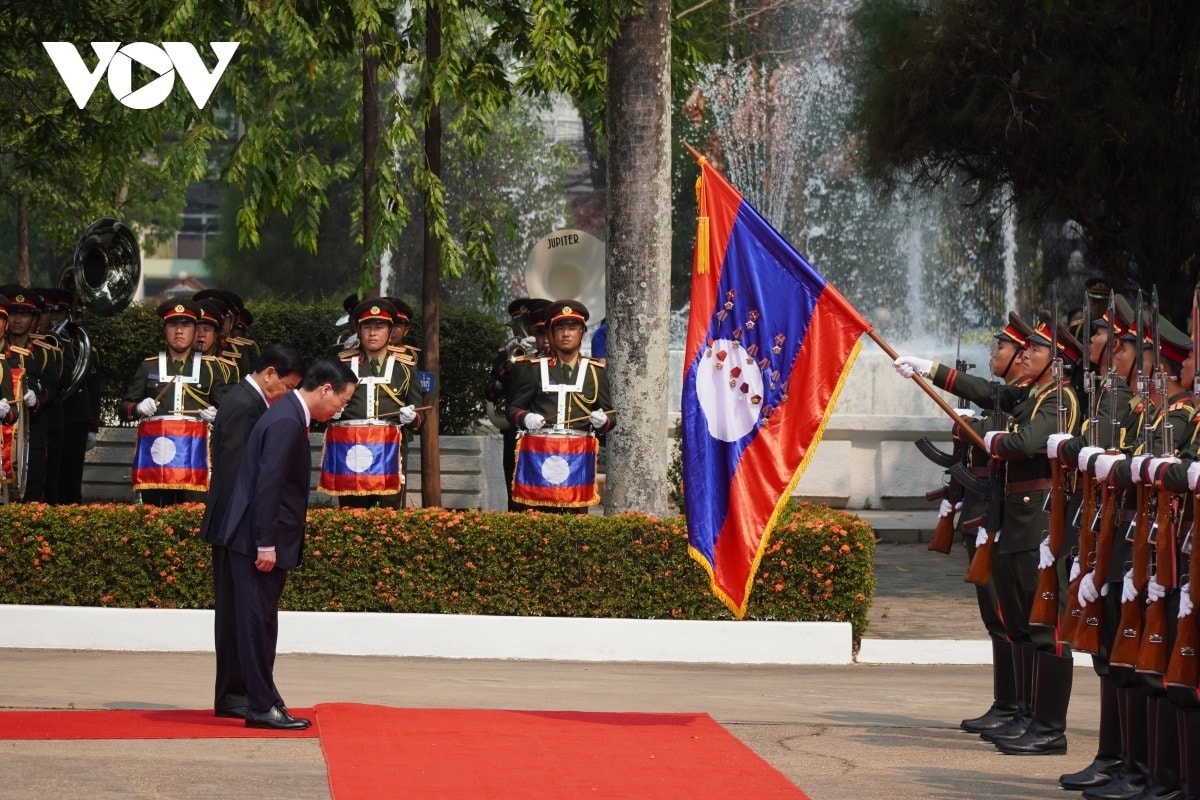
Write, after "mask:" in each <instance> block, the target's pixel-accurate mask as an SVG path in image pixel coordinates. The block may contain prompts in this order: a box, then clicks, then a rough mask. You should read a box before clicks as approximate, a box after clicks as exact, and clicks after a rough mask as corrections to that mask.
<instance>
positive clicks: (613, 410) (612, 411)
mask: <svg viewBox="0 0 1200 800" xmlns="http://www.w3.org/2000/svg"><path fill="white" fill-rule="evenodd" d="M598 410H599V409H597V411H598ZM604 413H605V414H615V413H617V410H616V409H615V408H614V409H611V410H609V411H605V412H604ZM591 418H592V415H591V414H588V415H587V416H586V417H572V418H571V419H564V420H563V421H562V422H561V423H558V424H560V425H570V424H571V423H572V422H584V421H586V420H589V419H591Z"/></svg>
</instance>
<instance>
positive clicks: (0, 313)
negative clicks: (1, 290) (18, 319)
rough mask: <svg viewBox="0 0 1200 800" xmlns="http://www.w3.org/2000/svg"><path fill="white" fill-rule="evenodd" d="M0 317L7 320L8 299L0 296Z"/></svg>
mask: <svg viewBox="0 0 1200 800" xmlns="http://www.w3.org/2000/svg"><path fill="white" fill-rule="evenodd" d="M0 317H3V318H4V319H8V297H6V296H5V295H2V294H0Z"/></svg>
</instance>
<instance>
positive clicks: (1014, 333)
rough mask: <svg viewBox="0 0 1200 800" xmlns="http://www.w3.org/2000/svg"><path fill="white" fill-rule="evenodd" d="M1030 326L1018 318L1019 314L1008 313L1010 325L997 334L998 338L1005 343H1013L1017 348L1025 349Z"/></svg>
mask: <svg viewBox="0 0 1200 800" xmlns="http://www.w3.org/2000/svg"><path fill="white" fill-rule="evenodd" d="M1028 331H1029V326H1028V325H1026V324H1025V320H1023V319H1021V318H1020V317H1018V316H1017V312H1015V311H1010V312H1008V324H1007V325H1005V326H1004V327H1003V328H1001V329H1000V331H999V332H997V333H996V338H997V339H999V340H1001V341H1004V342H1012V343H1013V344H1015V345H1016V346H1017V347H1024V346H1025V342H1026V340H1027V338H1028V335H1029V334H1028Z"/></svg>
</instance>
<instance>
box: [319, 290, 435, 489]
mask: <svg viewBox="0 0 1200 800" xmlns="http://www.w3.org/2000/svg"><path fill="white" fill-rule="evenodd" d="M396 316H397V311H396V309H395V307H394V306H393V305H392V304H391V303H390V302H389V301H387V300H386V299H383V298H378V299H374V300H364V301H362V302H361V303H359V304H358V305H357V306H355V307H354V309H353V310H352V311H351V312H350V319H351V321H352V322H351V324H352V325H354V326H355V328H356V330H357V331H358V339H359V346H358V347H356V348H354V349H348V350H343V351H342V352H341V353H340V354H339V355H338V358H339V359H341V360H342V361H343V362H345V363H346V364H348V365H349V366H350V369H351V370H352V371H353V372H354V374H355V376H356V377H358V379H359V380H358V385H357V387H356V388H355V390H354V397H353V398H352V399H351V400H350V403H349V404H348V405H347V406H346V408H345V410H344V411H343V412H342V415H341V417H340V419H341V420H342V421H346V422H349V421H352V420H365V419H380V418H382V419H386V420H390V421H392V422H394V423H396V424H397V425H399V426H400V428H401V436H402V442H403V434H404V432H405V431H406V430H407V431H414V432H415V431H419V430H420V429H421V426H422V425H423V424H424V423H425V415H424V414H423V413H422V412H421V411H418V410H417V406H418V405H419V404H420V403H421V392H420V387H419V386H418V384H417V369H416V366H417V365H416V360H415V357H414V351H413V350H412V348H408V347H405V346H400V347H393V346H392V345H391V344H390V341H391V336H392V329H393V328H394V327H395V322H396ZM410 435H411V434H410ZM402 451H403V448H402ZM404 461H406V459H404V458H403V457H402V463H403V462H404ZM401 478H402V479H401V482H400V491H398V492H396V493H394V494H370V495H343V496H341V497H339V498H338V504H339V505H341V506H344V507H350V508H370V507H371V506H376V505H378V506H381V507H386V508H403V507H404V502H405V489H404V484H405V481H404V480H403V476H401Z"/></svg>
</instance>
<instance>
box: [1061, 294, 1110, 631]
mask: <svg viewBox="0 0 1200 800" xmlns="http://www.w3.org/2000/svg"><path fill="white" fill-rule="evenodd" d="M1091 335H1092V310H1091V304H1090V303H1089V301H1088V297H1087V294H1086V293H1085V294H1084V296H1083V341H1085V342H1087V341H1090V339H1091ZM1081 366H1082V367H1083V369H1082V373H1083V375H1082V381H1083V391H1084V394H1086V395H1087V423H1086V425H1087V430H1086V432H1085V435H1084V438H1085V440H1086V442H1087V445H1088V446H1089V447H1095V446H1096V445H1097V436H1098V434H1097V429H1098V425H1099V419H1098V408H1099V403H1100V400H1099V397H1098V394H1099V393H1098V392H1097V386H1096V377H1097V376H1096V373H1095V372H1094V371H1093V370H1092V357H1091V354H1090V350H1089V351H1088V352H1085V353H1084V354H1083V364H1082V365H1081ZM1078 480H1079V493H1080V504H1079V510H1078V512H1077V513H1076V517H1075V521H1076V527H1077V528H1078V529H1079V543H1078V544H1077V545H1076V547H1075V549H1074V553H1073V555H1074V560H1075V562H1076V563H1078V565H1079V574H1078V575H1076V576H1075V577H1074V578H1073V579H1072V580H1071V581H1070V582H1069V584H1068V586H1067V608H1066V612H1065V614H1064V615H1063V618H1062V623H1061V625H1060V630H1059V640H1061V641H1064V642H1069V641H1071V640H1072V639H1073V638H1074V635H1075V630H1076V629H1077V628H1078V626H1079V623H1080V622H1081V621H1082V619H1083V608H1082V607H1081V606H1080V604H1079V584H1080V583H1081V582H1082V581H1083V576H1084V575H1086V574H1087V566H1088V564H1089V563H1090V562H1091V560H1092V558H1093V557H1094V555H1093V554H1094V552H1095V549H1096V524H1097V522H1098V521H1099V520H1098V517H1097V509H1096V483H1095V481H1093V480H1092V479H1091V477H1090V476H1089V475H1088V474H1087V472H1086V471H1080V472H1079V473H1078Z"/></svg>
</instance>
